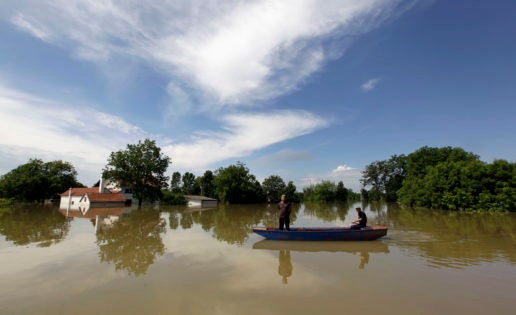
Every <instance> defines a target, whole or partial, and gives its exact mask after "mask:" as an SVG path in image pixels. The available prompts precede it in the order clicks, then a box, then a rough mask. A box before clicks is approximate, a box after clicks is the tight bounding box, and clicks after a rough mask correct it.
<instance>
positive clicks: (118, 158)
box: [102, 139, 170, 206]
mask: <svg viewBox="0 0 516 315" xmlns="http://www.w3.org/2000/svg"><path fill="white" fill-rule="evenodd" d="M169 163H170V158H169V157H168V156H166V155H163V154H162V153H161V149H160V148H159V147H158V146H156V142H155V141H153V140H149V139H145V140H144V141H143V142H141V141H138V144H128V145H127V148H126V149H125V150H120V151H116V152H111V155H110V156H109V159H108V164H107V165H106V167H105V168H104V170H103V173H102V176H103V177H104V178H106V179H108V180H111V181H114V182H118V183H120V184H123V185H125V186H128V187H130V188H131V189H132V191H133V195H134V196H135V197H136V199H138V206H141V205H142V201H143V199H144V198H147V199H149V200H152V201H154V200H156V199H158V198H159V197H160V195H161V188H163V187H168V184H167V182H168V179H169V177H168V176H165V175H164V174H165V171H166V170H167V168H168V165H169Z"/></svg>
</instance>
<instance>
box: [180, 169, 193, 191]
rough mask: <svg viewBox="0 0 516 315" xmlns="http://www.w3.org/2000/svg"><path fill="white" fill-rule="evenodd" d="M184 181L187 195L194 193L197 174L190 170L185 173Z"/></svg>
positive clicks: (184, 189)
mask: <svg viewBox="0 0 516 315" xmlns="http://www.w3.org/2000/svg"><path fill="white" fill-rule="evenodd" d="M182 181H183V193H184V194H185V195H189V194H193V193H194V190H195V175H194V174H192V173H190V172H186V173H184V174H183V178H182Z"/></svg>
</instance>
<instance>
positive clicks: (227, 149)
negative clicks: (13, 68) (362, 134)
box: [0, 84, 328, 184]
mask: <svg viewBox="0 0 516 315" xmlns="http://www.w3.org/2000/svg"><path fill="white" fill-rule="evenodd" d="M0 117H2V124H0V156H1V158H0V173H2V174H3V173H5V172H7V171H9V170H11V169H12V168H14V167H16V166H18V165H19V164H22V163H26V162H27V161H28V159H29V158H41V159H43V160H45V161H48V160H56V159H61V160H65V161H69V162H71V163H72V164H73V165H74V166H75V167H76V169H77V171H78V172H79V175H80V177H79V180H81V181H84V179H86V180H87V181H85V182H84V183H85V184H92V183H93V182H94V180H95V179H96V178H98V176H100V172H101V170H102V168H103V167H104V166H105V164H106V162H107V158H108V156H109V154H110V152H112V151H116V150H120V149H124V148H125V146H126V145H127V144H128V143H136V142H138V140H142V139H144V138H153V139H156V138H157V139H156V140H157V141H158V142H159V143H158V145H160V146H161V147H162V149H163V152H164V153H165V154H167V155H169V156H170V157H171V158H172V161H173V166H174V168H180V169H184V170H190V171H195V170H205V169H206V168H207V167H209V166H210V165H212V164H213V163H217V162H221V161H224V160H227V159H230V158H239V157H243V156H246V155H249V154H251V153H252V152H254V151H256V150H259V149H262V148H265V147H267V146H269V145H271V144H274V143H278V142H282V141H285V140H288V139H292V138H295V137H299V136H302V135H305V134H308V133H311V132H314V131H316V130H318V129H320V128H324V127H326V126H327V125H328V121H326V120H324V119H323V118H320V117H318V116H315V115H313V114H311V113H308V112H305V111H274V112H270V113H267V114H263V113H254V114H253V113H246V114H230V115H225V116H222V117H221V118H220V123H221V130H218V131H211V130H206V131H198V132H196V133H195V134H194V136H193V137H192V139H191V141H189V142H186V143H175V142H173V141H172V140H171V139H169V138H167V137H166V136H161V135H150V134H148V133H147V132H145V131H144V130H142V129H140V128H139V127H137V126H134V125H132V124H130V123H128V122H127V121H125V120H123V119H121V118H120V117H118V116H114V115H110V114H107V113H103V112H99V111H97V110H94V109H92V108H89V107H85V106H75V105H73V104H72V105H65V104H61V103H58V102H53V101H49V100H45V99H41V98H38V97H35V96H32V95H29V94H26V93H22V92H18V91H16V90H12V89H9V88H6V87H4V86H2V85H1V84H0ZM81 175H82V176H81Z"/></svg>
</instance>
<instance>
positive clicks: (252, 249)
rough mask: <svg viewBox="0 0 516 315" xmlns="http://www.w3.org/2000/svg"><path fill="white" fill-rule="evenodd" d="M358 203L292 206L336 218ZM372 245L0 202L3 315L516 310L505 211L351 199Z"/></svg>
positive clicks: (261, 217) (515, 239)
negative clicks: (270, 237) (373, 227)
mask: <svg viewBox="0 0 516 315" xmlns="http://www.w3.org/2000/svg"><path fill="white" fill-rule="evenodd" d="M356 206H359V204H349V205H347V204H334V205H320V204H302V205H298V206H296V207H294V214H293V217H292V221H293V226H345V225H349V224H350V222H351V221H352V220H353V219H355V218H356V213H355V211H354V210H353V209H354V208H355V207H356ZM362 206H363V207H364V209H365V210H366V213H367V215H368V218H369V223H370V224H385V225H387V226H388V227H389V231H388V234H387V236H386V237H384V238H382V239H379V240H376V241H371V242H277V241H267V240H264V239H263V238H261V237H260V236H258V235H255V234H253V233H252V230H251V228H252V227H253V226H256V225H258V226H262V225H266V226H269V225H275V224H276V221H277V214H276V209H275V207H274V206H273V205H272V206H268V205H231V206H219V207H218V208H216V209H189V208H186V207H163V206H162V207H160V208H143V209H131V208H108V209H95V208H92V209H89V210H88V212H87V213H85V214H84V215H83V214H82V213H78V212H73V211H69V212H68V213H67V212H66V210H61V211H59V210H58V209H55V208H15V209H14V208H13V209H11V208H1V209H0V266H1V267H0V314H260V315H262V314H311V315H313V314H322V313H329V314H331V313H345V312H368V313H370V312H375V313H377V314H452V313H456V314H514V312H515V310H516V299H514V294H515V292H516V268H515V267H516V214H515V213H456V212H445V211H431V210H406V209H400V208H398V207H396V206H393V205H385V204H375V205H362Z"/></svg>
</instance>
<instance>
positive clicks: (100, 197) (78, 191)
mask: <svg viewBox="0 0 516 315" xmlns="http://www.w3.org/2000/svg"><path fill="white" fill-rule="evenodd" d="M71 189H72V196H76V197H78V196H79V197H80V196H84V195H88V198H89V199H90V201H91V202H125V198H124V196H123V195H122V194H120V193H118V192H115V193H112V192H106V193H99V188H98V187H91V188H71ZM69 194H70V189H68V190H67V191H65V192H64V193H62V194H61V197H68V195H69Z"/></svg>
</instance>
